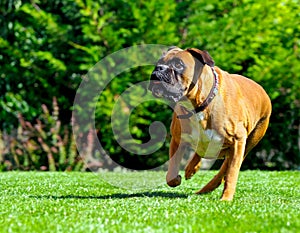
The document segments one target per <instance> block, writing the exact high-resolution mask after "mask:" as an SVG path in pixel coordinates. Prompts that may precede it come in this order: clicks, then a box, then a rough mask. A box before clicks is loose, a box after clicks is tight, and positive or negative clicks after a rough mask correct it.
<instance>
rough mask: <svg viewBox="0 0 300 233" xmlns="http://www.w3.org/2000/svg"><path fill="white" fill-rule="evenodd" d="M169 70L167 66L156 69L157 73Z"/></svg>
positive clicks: (158, 66) (159, 66)
mask: <svg viewBox="0 0 300 233" xmlns="http://www.w3.org/2000/svg"><path fill="white" fill-rule="evenodd" d="M168 68H169V66H167V65H157V66H156V67H155V71H159V72H164V71H166V70H167V69H168Z"/></svg>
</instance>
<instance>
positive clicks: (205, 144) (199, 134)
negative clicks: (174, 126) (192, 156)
mask: <svg viewBox="0 0 300 233" xmlns="http://www.w3.org/2000/svg"><path fill="white" fill-rule="evenodd" d="M203 120H204V117H203V115H201V113H200V114H197V115H195V117H193V118H191V119H189V120H188V121H189V122H186V123H188V124H184V125H185V126H184V127H183V128H182V132H181V140H183V141H182V142H184V143H187V144H189V145H190V146H191V147H192V149H193V150H194V151H195V152H196V153H197V154H198V155H199V156H201V157H203V158H210V159H216V158H217V157H218V155H219V153H220V151H221V150H222V147H223V142H224V138H223V137H222V136H221V135H219V134H218V133H217V131H215V130H214V129H204V128H203V127H202V125H203V124H201V123H202V122H201V121H203Z"/></svg>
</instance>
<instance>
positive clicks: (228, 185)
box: [221, 136, 247, 201]
mask: <svg viewBox="0 0 300 233" xmlns="http://www.w3.org/2000/svg"><path fill="white" fill-rule="evenodd" d="M246 140H247V137H246V136H243V137H241V138H239V139H236V141H235V142H234V147H233V151H232V153H230V155H229V158H228V159H229V161H228V168H227V172H226V175H225V184H224V190H223V194H222V197H221V200H222V201H231V200H232V199H233V196H234V193H235V189H236V183H237V180H238V175H239V172H240V168H241V165H242V162H243V158H244V153H245V147H246Z"/></svg>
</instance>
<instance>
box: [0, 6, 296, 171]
mask: <svg viewBox="0 0 300 233" xmlns="http://www.w3.org/2000/svg"><path fill="white" fill-rule="evenodd" d="M299 11H300V5H299V3H298V1H294V0H284V1H282V0H276V1H263V0H258V1H251V0H243V1H235V0H225V1H218V0H211V1H209V2H208V1H203V0H196V1H191V0H187V1H175V0H166V1H161V2H157V1H154V0H150V1H145V0H143V1H139V2H136V1H133V0H117V1H105V0H101V1H84V0H76V1H69V0H55V1H51V3H50V2H49V1H44V0H41V1H35V0H33V1H15V0H4V1H1V3H0V29H1V30H0V66H1V70H0V93H1V94H0V108H2V109H3V111H0V125H1V131H2V137H9V138H11V137H12V135H13V134H11V133H9V132H10V131H12V130H13V129H15V128H17V127H18V125H19V131H18V132H16V133H15V135H14V137H15V138H18V137H19V138H20V137H24V136H21V135H23V133H24V132H28V131H32V130H33V129H34V130H35V131H34V132H35V134H42V132H38V130H37V129H36V128H35V127H39V124H40V123H38V121H37V120H39V121H41V120H40V117H41V116H42V115H44V114H45V112H44V111H43V110H42V109H41V108H40V106H41V105H43V104H45V105H46V106H50V105H51V102H52V98H53V97H54V96H56V97H57V102H58V104H59V106H60V109H61V112H60V122H61V125H60V126H57V125H55V124H56V123H54V122H52V123H50V122H43V121H41V124H42V126H43V124H46V125H48V126H47V127H46V128H43V130H45V131H44V133H46V134H49V135H48V136H47V139H44V138H43V137H42V139H43V140H46V141H47V142H45V143H46V144H47V145H52V144H51V143H52V141H55V140H57V142H58V141H59V140H60V139H57V138H55V137H57V136H55V135H61V137H62V140H63V134H62V133H61V132H62V131H64V130H65V128H66V129H67V132H69V136H68V137H70V134H71V133H70V129H69V126H70V121H71V111H72V105H73V100H74V96H75V93H76V90H77V88H78V85H79V84H80V82H81V80H82V77H83V75H84V74H86V73H87V72H88V70H89V69H90V68H91V67H93V65H94V64H95V63H96V62H98V61H99V60H101V58H103V57H105V56H107V55H109V54H111V53H112V52H115V51H117V50H119V49H121V48H125V47H128V46H132V45H137V44H166V45H177V46H180V47H183V48H185V47H198V48H200V49H206V50H208V51H209V52H210V54H211V55H212V57H213V58H214V60H215V62H216V65H218V66H220V67H221V68H222V69H224V70H227V71H229V72H233V73H239V74H243V75H245V76H247V77H249V78H252V79H254V80H255V81H257V82H259V83H260V84H262V86H263V87H264V88H265V89H266V91H267V92H268V94H269V96H270V97H271V100H272V103H273V114H272V117H271V124H270V127H269V130H268V132H267V135H266V136H265V138H264V139H263V141H262V142H261V143H260V144H259V145H258V146H257V147H256V148H255V150H253V152H252V155H249V156H248V157H247V159H246V161H245V168H264V169H295V168H298V167H299V166H300V145H299V137H300V128H299V127H300V120H299V119H300V111H299V108H300V94H299V89H300V81H299V80H300V79H299V76H300V75H299V74H300V67H299V65H298V63H299V58H300V54H299V46H300V40H299V38H300V26H299V25H300V19H299ZM287 22H288V23H287ZM150 73H151V67H148V68H145V69H136V70H133V71H131V72H128V73H126V74H125V73H124V74H122V75H121V76H120V77H122V80H119V79H114V82H112V83H111V84H110V85H109V86H108V87H107V89H106V90H105V92H104V93H103V96H100V98H99V101H100V105H101V108H98V109H97V111H96V118H97V121H96V127H97V129H98V131H99V133H98V135H99V138H100V140H101V142H103V144H104V145H105V149H106V150H107V151H108V152H110V153H111V154H112V155H113V156H115V157H116V158H119V159H121V158H122V157H123V156H124V155H125V153H126V151H124V150H122V149H121V148H120V147H119V145H118V143H117V142H116V141H115V140H114V138H113V134H112V132H111V129H110V128H109V127H110V112H109V111H110V110H111V109H112V108H113V106H114V103H115V100H116V96H118V95H120V93H122V91H123V90H124V89H126V88H127V87H128V86H130V85H131V84H132V83H135V82H139V81H142V80H148V79H149V75H150ZM154 106H156V105H155V104H154V103H147V104H144V105H143V106H140V107H139V108H138V109H136V111H134V112H133V115H132V116H131V119H132V121H131V122H135V124H131V132H132V134H133V137H134V138H135V139H137V140H139V141H140V143H143V142H147V140H149V134H148V130H145V129H147V128H148V126H149V124H150V123H151V122H152V121H153V120H161V121H162V122H164V123H166V125H168V122H170V115H171V111H170V110H169V109H168V108H167V107H166V106H159V108H161V109H159V111H157V110H155V112H154V111H153V108H154ZM21 116H22V117H21ZM23 118H24V119H26V120H24V122H27V123H25V125H23V126H22V124H21V119H23ZM29 123H30V124H31V125H32V129H31V128H30V126H29V125H30V124H29ZM20 124H21V126H20ZM120 124H121V122H120ZM55 127H59V128H60V131H61V132H60V133H58V132H56V131H54V135H52V136H51V135H50V134H51V132H50V131H49V132H48V131H47V130H51V129H52V128H53V129H56V128H55ZM88 134H89V129H86V132H85V137H87V135H88ZM7 140H8V139H7ZM7 140H6V141H7ZM11 140H12V141H14V140H15V143H19V144H20V145H16V147H17V148H19V147H20V148H23V147H24V145H23V144H22V140H20V139H14V140H13V139H11ZM93 140H94V139H93ZM69 141H70V140H69ZM83 141H84V140H83ZM36 142H39V141H36ZM42 142H44V141H42ZM50 142H51V143H50ZM49 143H50V144H49ZM42 145H43V143H41V145H40V146H39V147H38V148H37V151H36V150H33V151H32V152H30V154H31V153H33V154H35V153H37V154H38V155H37V157H36V158H30V157H28V159H25V157H24V158H23V159H22V162H21V163H23V162H24V163H25V161H30V162H26V163H25V164H26V166H23V167H24V169H25V167H26V169H40V167H41V166H42V165H41V164H43V165H44V164H46V165H45V166H46V167H47V169H50V166H49V164H52V165H51V167H52V168H51V169H54V167H55V169H62V170H63V169H67V167H68V166H69V165H66V164H68V162H66V163H64V164H63V165H59V164H56V162H55V165H53V163H52V162H51V159H50V161H49V159H48V157H47V159H45V156H44V157H43V155H40V154H39V152H38V151H39V150H40V151H43V153H46V154H47V151H51V147H50V149H48V148H46V147H44V148H43V147H42ZM0 148H1V146H0ZM28 148H29V147H28ZM28 148H27V149H28ZM55 148H56V149H57V150H59V147H58V146H57V145H55ZM68 148H69V147H68ZM27 149H25V150H27ZM1 150H2V151H8V150H9V148H7V147H6V146H4V147H3V146H2V149H1ZM66 150H69V149H66ZM15 153H17V152H16V150H15ZM51 153H53V151H52V152H51ZM72 153H73V152H72ZM95 153H96V152H95ZM97 153H99V152H97ZM97 153H96V154H97ZM166 154H167V143H166V147H165V148H164V149H161V150H160V151H158V152H157V154H156V155H155V156H157V158H160V157H164V158H165V156H166ZM253 155H256V156H253ZM28 156H29V155H28ZM33 156H34V155H33ZM40 156H41V157H43V159H42V158H38V157H40ZM72 156H73V155H72ZM95 156H96V157H97V156H99V155H95ZM130 156H133V155H130ZM140 159H141V158H138V159H137V160H140ZM54 160H55V158H54ZM66 160H68V159H66ZM91 160H92V159H91ZM45 161H47V162H45ZM55 161H56V160H55ZM40 163H41V164H40ZM60 166H61V167H60ZM12 167H16V165H13V166H12Z"/></svg>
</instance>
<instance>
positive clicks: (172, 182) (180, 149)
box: [166, 139, 185, 187]
mask: <svg viewBox="0 0 300 233" xmlns="http://www.w3.org/2000/svg"><path fill="white" fill-rule="evenodd" d="M184 150H185V146H184V145H183V144H180V145H179V144H178V143H176V142H175V140H174V139H172V140H171V144H170V151H169V156H170V159H169V167H168V173H167V177H166V180H167V184H168V185H169V186H170V187H176V186H178V185H180V184H181V176H180V175H179V170H180V162H181V160H182V157H183V154H184Z"/></svg>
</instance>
